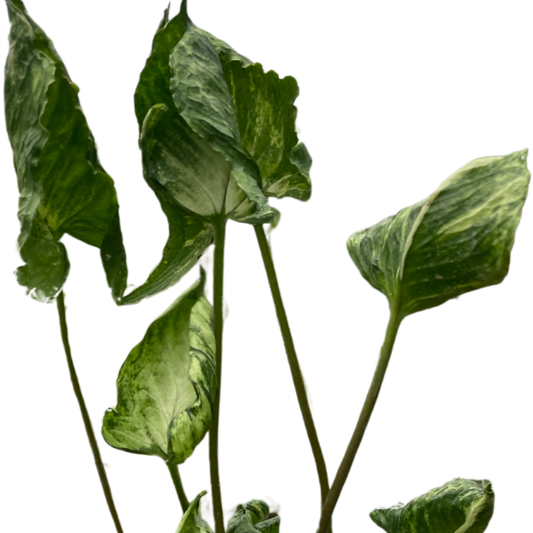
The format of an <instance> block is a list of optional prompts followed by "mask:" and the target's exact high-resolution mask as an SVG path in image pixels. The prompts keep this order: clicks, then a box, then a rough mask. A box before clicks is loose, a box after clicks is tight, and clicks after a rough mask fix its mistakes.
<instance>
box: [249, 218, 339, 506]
mask: <svg viewBox="0 0 533 533" xmlns="http://www.w3.org/2000/svg"><path fill="white" fill-rule="evenodd" d="M254 228H255V234H256V237H257V242H258V243H259V248H260V249H261V256H262V257H263V264H264V265H265V270H266V274H267V277H268V283H269V285H270V292H271V293H272V299H273V300H274V306H275V308H276V315H277V317H278V323H279V327H280V330H281V335H282V337H283V343H284V344H285V352H286V353H287V359H288V361H289V367H290V370H291V376H292V382H293V383H294V388H295V390H296V397H297V398H298V404H299V406H300V411H301V413H302V417H303V420H304V424H305V429H306V431H307V437H308V439H309V443H310V444H311V450H312V451H313V457H314V458H315V463H316V469H317V472H318V480H319V482H320V492H321V496H322V505H323V504H324V502H325V501H326V496H327V495H328V491H329V482H328V471H327V468H326V462H325V460H324V454H323V453H322V448H321V447H320V442H319V440H318V435H317V432H316V427H315V422H314V420H313V415H312V413H311V408H310V407H309V400H308V399H307V393H306V390H305V382H304V378H303V375H302V370H301V369H300V363H299V362H298V356H297V355H296V350H295V348H294V342H293V340H292V334H291V329H290V327H289V321H288V320H287V313H286V312H285V306H284V305H283V300H282V298H281V292H280V289H279V284H278V278H277V276H276V270H275V268H274V261H273V260H272V254H271V252H270V246H269V244H268V241H267V238H266V235H265V230H264V228H263V226H262V225H256V226H254Z"/></svg>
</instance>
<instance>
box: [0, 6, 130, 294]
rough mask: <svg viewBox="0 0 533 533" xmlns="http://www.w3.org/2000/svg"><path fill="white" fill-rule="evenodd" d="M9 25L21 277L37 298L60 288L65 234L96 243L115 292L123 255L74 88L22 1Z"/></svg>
mask: <svg viewBox="0 0 533 533" xmlns="http://www.w3.org/2000/svg"><path fill="white" fill-rule="evenodd" d="M6 3H7V8H8V13H9V19H10V21H11V32H10V36H9V40H10V51H9V55H8V58H7V63H6V77H5V112H6V125H7V131H8V135H9V139H10V142H11V146H12V148H13V156H14V165H15V169H16V172H17V177H18V187H19V191H20V199H19V212H18V216H19V220H20V223H21V233H20V236H19V239H18V244H19V249H20V254H21V257H22V259H23V260H24V262H25V263H26V264H25V265H24V266H22V267H20V268H19V269H18V271H17V277H18V280H19V283H21V284H22V285H24V286H25V287H27V289H28V291H29V292H30V293H31V294H32V296H34V297H35V298H37V299H38V300H41V301H49V300H50V299H51V298H53V297H55V296H56V295H57V294H58V293H59V291H60V290H61V288H62V286H63V284H64V282H65V280H66V278H67V275H68V270H69V262H68V257H67V252H66V249H65V247H64V246H63V244H61V243H60V242H59V240H60V239H61V237H62V236H63V235H64V234H65V233H66V234H69V235H71V236H72V237H75V238H76V239H79V240H81V241H83V242H85V243H87V244H90V245H92V246H96V247H98V248H100V251H101V256H102V261H103V265H104V268H105V271H106V276H107V281H108V284H109V286H110V287H111V289H112V293H113V297H114V298H115V299H117V298H119V297H120V295H121V294H122V293H123V291H124V288H125V285H126V278H127V269H126V257H125V252H124V248H123V245H122V236H121V232H120V224H119V219H118V202H117V196H116V192H115V187H114V184H113V180H112V179H111V178H110V177H109V176H108V175H107V174H106V172H105V171H104V169H103V168H102V166H101V165H100V163H99V161H98V156H97V153H96V145H95V142H94V139H93V136H92V134H91V131H90V129H89V126H88V125H87V120H86V118H85V116H84V115H83V112H82V110H81V107H80V103H79V100H78V88H77V87H76V85H74V83H73V82H72V81H71V80H70V77H69V75H68V72H67V70H66V67H65V65H64V64H63V62H62V61H61V58H60V57H59V55H58V54H57V52H56V50H55V48H54V45H53V44H52V42H51V41H50V39H48V37H47V36H46V34H45V33H44V32H43V30H42V29H41V28H40V27H39V26H38V25H37V24H36V23H35V22H34V21H33V20H32V19H31V17H30V16H29V15H28V13H27V11H26V9H25V7H24V4H23V3H22V2H21V1H20V0H6Z"/></svg>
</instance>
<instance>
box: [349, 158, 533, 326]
mask: <svg viewBox="0 0 533 533" xmlns="http://www.w3.org/2000/svg"><path fill="white" fill-rule="evenodd" d="M526 154H527V152H526V151H521V152H515V153H513V154H510V155H508V156H502V157H491V158H481V159H478V160H475V161H472V162H471V163H469V164H467V165H465V166H464V167H462V168H461V169H459V170H458V171H457V172H456V173H454V174H453V175H452V176H451V177H450V178H448V180H446V181H445V182H444V183H443V184H442V185H441V186H440V187H439V188H438V189H437V190H436V191H435V192H434V193H433V194H432V195H431V196H430V197H429V198H428V199H426V200H423V201H422V202H419V203H417V204H415V205H413V206H411V207H408V208H405V209H403V210H401V211H400V212H399V213H398V214H397V215H395V216H393V217H389V218H387V219H385V220H383V221H381V222H380V223H378V224H376V225H374V226H372V227H371V228H368V229H366V230H363V231H360V232H356V233H354V234H353V235H352V236H351V237H350V239H349V240H348V250H349V253H350V255H351V257H352V259H353V261H354V262H355V264H356V266H357V267H358V269H359V270H360V272H361V274H362V275H363V277H364V278H365V279H366V280H367V281H368V282H369V283H370V284H371V285H372V286H373V287H374V288H376V289H377V290H379V291H380V292H383V293H384V294H385V295H386V296H387V298H388V300H389V305H390V306H391V308H392V307H393V306H395V305H400V307H401V309H402V315H403V316H407V315H409V314H412V313H415V312H418V311H422V310H425V309H429V308H431V307H435V306H437V305H441V304H442V303H444V302H446V301H447V300H449V299H450V298H455V297H457V296H459V295H461V294H464V293H466V292H470V291H473V290H476V289H479V288H483V287H487V286H490V285H495V284H497V283H500V282H501V281H503V279H504V278H505V276H506V275H507V272H508V269H509V261H510V253H511V249H512V246H513V243H514V235H515V232H516V229H517V227H518V224H519V221H520V216H521V211H522V207H523V205H524V202H525V199H526V196H527V190H528V185H529V180H530V174H529V171H528V170H527V163H526Z"/></svg>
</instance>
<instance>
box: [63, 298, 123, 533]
mask: <svg viewBox="0 0 533 533" xmlns="http://www.w3.org/2000/svg"><path fill="white" fill-rule="evenodd" d="M57 311H58V313H59V325H60V327H61V339H62V340H63V347H64V349H65V355H66V356H67V363H68V369H69V372H70V379H71V381H72V388H73V389H74V394H75V395H76V399H77V400H78V405H79V407H80V411H81V417H82V418H83V424H84V425H85V431H86V433H87V438H88V439H89V444H90V445H91V450H92V452H93V457H94V462H95V464H96V470H97V471H98V476H99V477H100V483H101V485H102V489H103V490H104V494H105V499H106V501H107V506H108V507H109V512H110V513H111V516H112V517H113V522H114V523H115V528H116V530H117V533H123V530H122V526H121V524H120V520H119V518H118V513H117V510H116V508H115V503H114V502H113V495H112V494H111V487H110V486H109V481H108V480H107V475H106V472H105V468H104V465H103V463H102V457H101V456H100V450H99V449H98V444H97V442H96V438H95V436H94V431H93V427H92V424H91V419H90V418H89V413H88V411H87V407H86V406H85V400H84V399H83V394H82V392H81V388H80V383H79V381H78V376H77V374H76V368H75V367H74V361H73V360H72V353H71V351H70V343H69V340H68V328H67V316H66V312H65V296H64V293H63V292H60V293H59V295H58V296H57Z"/></svg>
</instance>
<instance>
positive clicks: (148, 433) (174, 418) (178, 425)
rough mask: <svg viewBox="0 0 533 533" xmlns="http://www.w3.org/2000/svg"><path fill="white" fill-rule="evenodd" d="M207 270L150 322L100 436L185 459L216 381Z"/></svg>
mask: <svg viewBox="0 0 533 533" xmlns="http://www.w3.org/2000/svg"><path fill="white" fill-rule="evenodd" d="M204 283H205V274H204V273H203V271H202V277H201V279H200V280H199V281H198V282H197V283H195V284H194V285H193V286H192V287H191V288H190V289H189V290H188V291H187V292H185V293H184V294H183V295H182V296H181V297H180V298H179V299H178V300H176V302H174V304H172V306H171V307H170V308H169V309H167V311H165V312H164V313H163V314H162V315H161V316H160V317H159V318H157V319H156V320H155V321H154V322H153V323H152V324H151V325H150V327H149V328H148V330H147V332H146V334H145V336H144V338H143V340H142V341H141V342H140V343H139V344H138V345H137V346H136V347H135V348H134V349H133V350H132V351H131V353H130V354H129V356H128V358H127V359H126V361H125V363H124V365H123V366H122V368H121V369H120V373H119V377H118V380H117V389H118V401H117V406H116V408H115V409H109V410H108V411H107V412H106V414H105V417H104V424H103V430H102V433H103V436H104V438H105V440H106V441H107V443H108V444H110V445H111V446H113V447H115V448H119V449H122V450H125V451H129V452H134V453H141V454H147V455H157V456H159V457H161V458H162V459H164V460H165V461H166V462H167V463H172V464H179V463H183V462H184V461H185V460H186V459H187V457H189V456H190V455H191V454H192V452H193V450H194V448H195V447H196V446H197V445H198V444H199V443H200V442H201V440H202V439H203V437H204V436H205V434H206V433H207V431H208V430H209V426H210V424H211V418H212V404H213V399H214V397H215V395H216V394H217V390H218V385H217V382H216V373H215V358H214V351H215V339H214V333H213V311H212V307H211V305H210V304H209V302H208V301H207V300H206V299H205V297H204V295H203V288H204Z"/></svg>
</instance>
